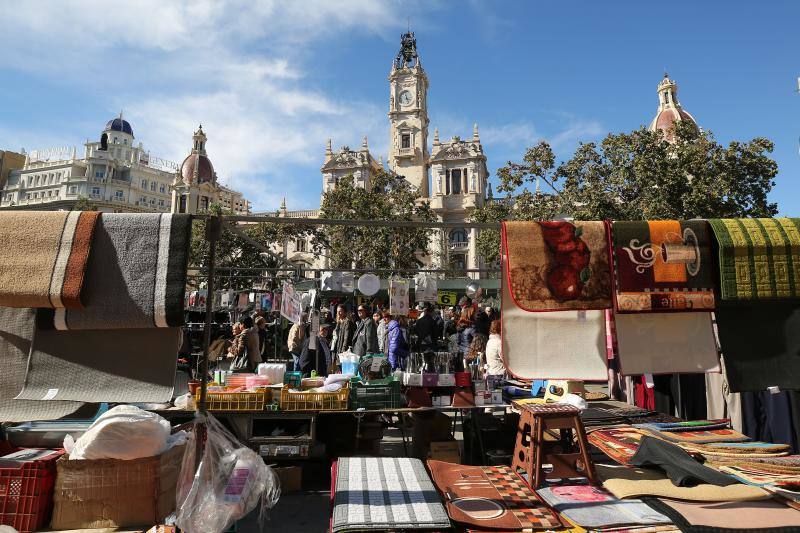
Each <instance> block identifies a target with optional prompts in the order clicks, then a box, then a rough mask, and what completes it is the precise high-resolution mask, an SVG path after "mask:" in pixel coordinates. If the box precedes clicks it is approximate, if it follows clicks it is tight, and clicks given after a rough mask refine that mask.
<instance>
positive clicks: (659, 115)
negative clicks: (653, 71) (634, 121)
mask: <svg viewBox="0 0 800 533" xmlns="http://www.w3.org/2000/svg"><path fill="white" fill-rule="evenodd" d="M657 91H658V111H656V116H655V117H654V118H653V120H652V121H651V122H650V126H648V128H647V129H649V130H650V131H656V130H661V131H662V132H663V133H664V138H665V139H667V140H668V141H672V140H674V137H675V135H674V132H673V131H672V128H673V126H674V124H675V123H676V122H681V121H686V122H689V123H691V124H694V126H695V127H697V121H696V120H695V119H694V117H693V116H692V115H691V114H690V113H689V112H688V111H686V110H685V109H683V107H682V106H681V103H680V102H679V101H678V84H677V83H675V80H671V79H670V78H669V76H668V75H667V73H666V72H665V73H664V79H662V80H661V82H659V84H658V88H657Z"/></svg>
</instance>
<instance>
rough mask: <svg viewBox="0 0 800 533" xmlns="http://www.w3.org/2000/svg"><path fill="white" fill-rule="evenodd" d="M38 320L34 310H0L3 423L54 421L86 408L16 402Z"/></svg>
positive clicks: (70, 404) (77, 404) (0, 412)
mask: <svg viewBox="0 0 800 533" xmlns="http://www.w3.org/2000/svg"><path fill="white" fill-rule="evenodd" d="M35 318H36V310H35V309H25V308H19V309H15V308H11V307H0V367H2V369H3V374H2V379H0V422H30V421H32V420H55V419H57V418H62V417H64V416H67V415H71V414H72V413H74V412H75V411H77V410H78V409H79V408H80V407H82V406H83V404H82V403H80V402H40V401H28V400H15V399H14V397H15V396H16V395H17V394H19V391H21V390H22V387H23V385H24V384H25V371H26V369H27V367H28V355H29V353H30V348H31V339H32V338H33V330H34V325H35V322H36V320H35Z"/></svg>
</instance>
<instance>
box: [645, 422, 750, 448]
mask: <svg viewBox="0 0 800 533" xmlns="http://www.w3.org/2000/svg"><path fill="white" fill-rule="evenodd" d="M635 427H636V429H638V430H639V431H641V432H642V433H644V434H646V435H650V436H652V437H656V438H659V439H662V440H666V441H670V442H673V443H675V444H696V443H701V444H705V443H711V442H742V441H747V440H750V438H749V437H748V436H747V435H742V434H741V433H739V432H738V431H736V430H733V429H730V428H719V429H697V430H687V431H659V430H654V429H650V428H648V427H647V425H646V424H636V425H635Z"/></svg>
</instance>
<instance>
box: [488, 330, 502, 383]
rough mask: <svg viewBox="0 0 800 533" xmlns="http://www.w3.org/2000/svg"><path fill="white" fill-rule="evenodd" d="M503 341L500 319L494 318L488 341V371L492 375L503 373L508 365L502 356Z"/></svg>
mask: <svg viewBox="0 0 800 533" xmlns="http://www.w3.org/2000/svg"><path fill="white" fill-rule="evenodd" d="M501 348H502V343H501V341H500V321H499V320H493V321H492V325H491V327H490V328H489V341H488V342H487V343H486V373H487V374H490V375H494V376H497V375H500V376H501V375H503V374H505V373H506V367H505V366H504V365H503V359H502V357H501V356H500V351H501Z"/></svg>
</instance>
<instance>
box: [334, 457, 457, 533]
mask: <svg viewBox="0 0 800 533" xmlns="http://www.w3.org/2000/svg"><path fill="white" fill-rule="evenodd" d="M436 528H440V529H449V528H450V519H449V518H448V517H447V512H446V511H445V509H444V506H443V505H442V503H441V500H440V499H439V494H438V493H437V492H436V489H435V488H434V486H433V483H432V482H431V479H430V477H428V473H427V472H426V471H425V465H424V464H422V462H421V461H420V460H419V459H410V458H405V457H344V458H341V459H339V462H338V465H337V469H336V484H335V494H334V497H333V523H332V527H331V531H333V532H334V533H335V532H339V531H365V530H366V531H390V530H399V529H436Z"/></svg>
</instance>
